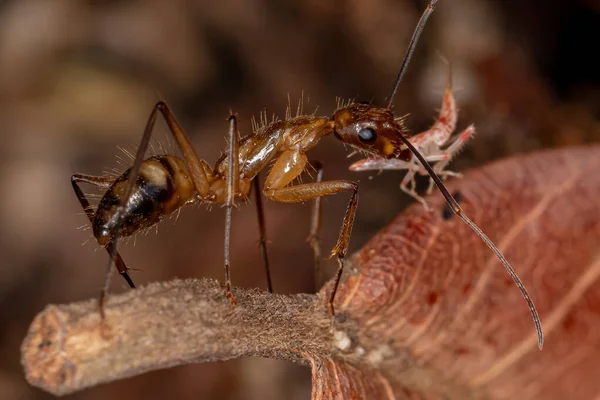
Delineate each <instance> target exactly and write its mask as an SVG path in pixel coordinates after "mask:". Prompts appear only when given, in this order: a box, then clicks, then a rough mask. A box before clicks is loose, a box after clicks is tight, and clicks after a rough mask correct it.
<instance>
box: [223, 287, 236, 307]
mask: <svg viewBox="0 0 600 400" xmlns="http://www.w3.org/2000/svg"><path fill="white" fill-rule="evenodd" d="M225 296H226V297H227V298H228V299H229V301H230V302H231V304H232V305H234V306H237V305H238V302H237V300H236V299H235V297H233V294H232V293H231V291H229V290H227V289H226V290H225Z"/></svg>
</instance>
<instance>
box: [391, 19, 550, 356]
mask: <svg viewBox="0 0 600 400" xmlns="http://www.w3.org/2000/svg"><path fill="white" fill-rule="evenodd" d="M423 15H425V14H423ZM421 19H423V18H421ZM398 136H399V137H400V140H402V142H403V143H404V144H405V145H406V147H408V149H409V150H410V151H411V152H412V153H413V154H414V155H415V156H416V157H417V158H418V159H419V161H420V162H421V164H423V167H425V169H426V170H427V173H429V176H430V177H431V179H433V182H435V184H436V186H437V187H438V189H439V190H440V192H442V195H444V198H445V199H446V202H448V204H449V205H450V208H451V209H452V212H454V214H456V215H458V216H459V217H460V219H462V220H463V221H464V223H465V224H467V225H468V226H469V228H471V229H472V230H473V231H474V232H475V233H476V234H477V236H479V237H480V238H481V240H483V242H484V243H485V244H486V245H487V246H488V247H489V248H490V250H492V252H493V253H494V254H495V255H496V257H498V260H500V262H501V263H502V265H503V266H504V268H505V269H506V272H508V274H509V275H510V277H511V278H512V279H513V281H514V282H515V285H517V287H518V288H519V290H520V291H521V294H522V295H523V297H524V298H525V301H526V302H527V305H528V306H529V311H530V312H531V315H532V317H533V323H534V324H535V329H536V331H537V336H538V347H539V349H540V350H542V347H543V346H544V336H543V333H542V324H541V323H540V316H539V315H538V312H537V310H536V309H535V306H534V305H533V301H532V300H531V298H530V297H529V293H527V289H525V286H524V285H523V282H521V279H519V276H518V275H517V273H516V272H515V270H514V269H513V268H512V267H511V266H510V263H509V262H508V260H506V258H504V256H503V255H502V253H501V252H500V250H498V248H497V247H496V246H495V245H494V243H493V242H492V241H491V240H490V238H488V237H487V235H486V234H485V233H483V231H482V230H481V229H480V228H479V227H478V226H477V225H476V224H475V223H474V222H473V221H471V219H470V218H469V217H467V216H466V215H465V214H464V212H463V210H462V208H461V207H460V205H458V202H457V201H456V200H455V199H454V197H452V195H451V194H450V192H448V189H446V186H445V185H444V184H443V183H442V181H441V179H440V178H439V177H438V175H437V174H436V173H435V172H434V171H433V168H431V165H429V163H428V162H427V161H426V160H425V158H424V157H423V156H422V155H421V153H419V151H418V150H417V149H416V148H415V146H413V145H412V143H410V141H409V140H408V139H407V138H405V137H404V136H403V135H402V134H399V135H398Z"/></svg>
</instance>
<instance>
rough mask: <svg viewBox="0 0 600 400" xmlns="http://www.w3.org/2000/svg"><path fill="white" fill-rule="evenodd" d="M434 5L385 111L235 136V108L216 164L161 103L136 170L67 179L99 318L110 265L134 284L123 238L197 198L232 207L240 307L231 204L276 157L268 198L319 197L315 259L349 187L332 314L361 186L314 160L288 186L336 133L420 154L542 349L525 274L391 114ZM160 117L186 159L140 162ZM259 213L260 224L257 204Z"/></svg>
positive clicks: (291, 121)
mask: <svg viewBox="0 0 600 400" xmlns="http://www.w3.org/2000/svg"><path fill="white" fill-rule="evenodd" d="M436 3H437V0H430V1H429V4H428V5H427V7H426V9H425V11H424V12H423V14H422V15H421V18H420V20H419V22H418V24H417V27H416V28H415V31H414V32H413V35H412V37H411V40H410V43H409V46H408V49H407V52H406V55H405V57H404V60H403V62H402V65H401V67H400V71H399V72H398V76H397V77H396V81H395V84H394V87H393V89H392V92H391V95H390V96H389V98H388V104H387V106H386V107H385V108H380V107H375V106H373V105H371V104H366V103H351V104H347V105H342V106H341V107H339V108H338V109H337V110H336V111H335V112H334V114H333V116H332V117H319V116H315V115H314V114H313V115H300V114H301V113H300V112H299V113H298V115H296V116H295V117H292V116H291V113H290V112H289V111H288V113H286V118H285V119H284V120H274V121H273V122H271V123H268V124H267V123H263V124H260V126H258V127H257V128H256V129H255V130H254V133H253V134H251V135H249V136H246V137H245V138H243V139H241V140H240V139H239V138H238V135H239V134H238V128H237V118H236V116H235V115H234V114H233V113H230V116H229V118H228V121H229V133H228V140H229V146H228V151H227V152H226V153H225V154H223V155H222V156H221V157H220V158H219V160H218V161H217V162H216V165H215V166H214V168H211V167H210V166H209V165H208V163H207V162H206V161H204V160H201V159H200V158H199V157H198V155H197V154H196V152H195V150H194V148H193V147H192V144H191V142H190V140H189V138H188V136H187V135H186V133H185V132H184V130H183V128H182V127H181V126H180V125H179V123H178V122H177V120H176V119H175V116H174V115H173V113H172V112H171V110H170V108H169V106H168V105H167V104H166V103H165V102H163V101H159V102H158V103H157V104H156V105H155V106H154V108H153V110H152V112H151V114H150V117H149V118H148V122H147V124H146V128H145V130H144V134H143V136H142V140H141V142H140V146H139V148H138V151H137V154H136V156H135V161H134V164H133V166H132V167H131V168H130V169H128V170H126V171H125V172H124V173H123V174H122V175H121V176H119V177H118V178H116V179H114V180H113V179H111V178H107V177H97V176H90V175H82V174H75V175H73V176H72V177H71V182H72V185H73V189H74V191H75V193H76V195H77V198H78V199H79V201H80V203H81V206H82V207H83V209H84V210H85V213H86V215H87V217H88V219H89V220H90V222H91V224H92V230H93V234H94V236H95V238H96V240H97V241H98V243H99V244H100V245H101V246H104V247H105V249H106V250H107V252H108V253H109V255H110V256H109V262H108V266H107V272H106V277H105V280H104V286H103V288H102V292H101V295H100V300H99V306H100V313H101V316H102V317H104V308H103V304H104V303H103V302H104V298H105V296H106V294H107V291H108V285H109V283H110V275H111V271H112V262H113V261H114V262H115V265H116V268H117V270H118V271H119V272H120V273H121V275H122V276H123V277H124V278H125V280H126V281H127V283H128V284H129V286H131V287H134V285H133V282H132V281H131V279H130V277H129V275H128V274H127V269H128V268H127V266H126V265H125V263H124V261H123V259H122V258H121V256H120V255H119V253H118V251H117V241H118V239H119V238H120V237H125V236H130V235H133V234H135V233H136V232H138V231H140V230H142V229H145V228H148V227H150V226H152V225H154V224H156V223H158V222H159V221H160V220H161V219H162V218H164V217H165V216H167V215H169V214H172V213H173V212H175V211H177V210H178V209H179V208H181V207H183V206H184V205H191V204H198V203H211V204H215V203H216V204H224V206H225V208H226V212H225V245H224V253H225V254H224V259H225V260H224V261H225V263H224V264H225V265H224V266H225V295H226V296H227V298H228V299H229V300H230V301H231V303H232V304H234V305H235V304H237V301H236V299H235V297H234V296H233V294H232V293H231V279H230V274H229V267H230V262H229V253H230V236H231V214H232V208H233V207H234V205H235V201H236V199H242V200H243V199H247V197H248V195H249V193H250V190H251V187H252V186H254V188H255V192H256V193H255V194H256V196H257V198H259V197H260V190H259V184H258V179H257V177H258V174H259V173H260V172H261V171H262V170H263V169H265V168H267V167H268V165H269V164H270V162H271V161H273V160H274V163H273V164H272V167H271V169H270V170H269V172H268V175H267V177H266V180H265V183H264V188H263V189H262V193H263V194H264V195H265V196H266V197H267V198H268V199H270V200H274V201H278V202H283V203H300V202H304V201H309V200H315V203H316V204H315V209H316V210H314V211H313V218H311V221H312V222H311V230H310V232H311V236H310V237H309V239H310V240H309V241H310V242H311V245H312V247H313V250H314V252H315V259H316V258H317V256H318V254H320V250H319V249H320V247H319V243H318V237H317V235H316V233H317V232H318V231H319V226H320V218H319V215H320V213H319V211H320V210H319V207H320V202H319V199H320V198H321V197H324V196H329V195H332V194H336V193H340V192H350V193H351V196H350V201H349V203H348V207H347V208H346V213H345V215H344V218H343V221H342V227H341V230H340V233H339V236H338V239H337V242H336V244H335V246H334V248H333V250H332V251H331V256H330V257H333V256H335V257H337V260H338V269H337V272H336V274H335V278H334V282H333V287H332V289H331V293H330V295H329V297H328V299H327V307H328V309H329V311H330V313H331V314H332V315H334V313H335V310H334V305H333V302H334V299H335V294H336V291H337V288H338V284H339V282H340V278H341V276H342V272H343V270H344V259H345V256H346V252H347V250H348V245H349V242H350V235H351V232H352V225H353V223H354V217H355V215H356V209H357V205H358V184H357V183H356V182H353V181H349V180H331V181H322V180H321V177H322V174H321V171H322V167H321V166H320V165H316V169H317V179H316V180H315V181H314V182H311V183H304V184H296V185H292V182H293V181H294V180H295V179H296V178H297V177H298V176H299V175H300V174H302V172H303V171H304V170H305V169H306V168H307V167H308V166H309V165H310V164H309V162H308V158H307V156H306V152H307V151H308V150H310V149H312V148H313V147H315V146H316V145H317V143H318V142H319V140H320V139H321V138H322V137H324V136H327V135H330V134H333V135H334V136H335V137H336V138H338V139H339V140H341V141H342V142H343V143H345V144H349V145H350V146H352V147H354V148H355V149H357V150H359V151H362V152H365V153H367V154H369V155H371V156H375V157H382V158H385V159H386V160H391V159H397V158H399V159H402V160H404V161H407V162H408V161H410V160H411V159H412V156H413V155H414V157H416V159H417V160H418V161H419V162H420V163H421V164H422V166H423V168H425V170H426V171H427V173H428V174H429V175H430V177H431V179H432V180H433V182H434V183H435V185H436V186H437V187H438V188H439V190H440V191H441V192H442V194H443V196H444V197H445V199H446V201H447V202H448V204H449V206H450V208H451V210H452V212H454V213H455V214H456V215H458V216H459V217H460V218H461V219H462V220H463V221H464V222H465V223H466V224H467V225H468V226H469V227H470V228H471V229H472V230H474V231H475V233H477V235H479V237H480V238H481V239H482V240H483V241H484V242H485V243H486V244H487V245H488V247H489V248H490V249H491V250H492V251H493V252H494V254H495V255H496V256H497V257H498V259H499V260H500V261H501V262H502V264H503V265H504V267H505V268H506V270H507V271H508V273H509V274H510V275H511V277H512V278H513V280H514V281H515V283H516V285H517V286H518V288H519V289H520V290H521V293H522V294H523V297H524V298H525V300H526V301H527V304H528V306H529V309H530V311H531V314H532V316H533V319H534V323H535V326H536V330H537V334H538V346H539V347H540V349H541V347H542V343H543V336H542V329H541V324H540V321H539V316H538V313H537V311H536V309H535V306H534V305H533V302H532V301H531V299H530V297H529V295H528V293H527V291H526V289H525V287H524V286H523V284H522V283H521V281H520V279H519V278H518V276H517V275H516V273H515V272H514V271H513V269H512V268H511V266H510V264H509V263H508V261H507V260H506V259H505V258H504V256H503V255H502V253H500V251H499V250H498V249H497V248H496V246H495V245H494V244H493V242H492V241H491V240H490V239H489V238H488V237H487V236H486V235H485V234H484V233H483V232H482V231H481V229H479V227H478V226H477V225H476V224H475V223H473V222H472V221H471V220H470V219H469V218H468V217H467V216H466V215H465V214H464V212H463V210H462V209H461V207H460V206H459V205H458V202H457V201H456V200H455V199H454V198H453V197H452V195H450V193H449V192H448V190H447V189H446V187H445V186H444V184H443V183H442V181H441V179H440V178H439V177H438V175H437V174H436V172H435V171H434V170H433V168H432V167H431V166H430V165H429V163H428V162H427V160H426V159H425V157H424V156H423V155H421V153H420V152H419V150H417V148H416V146H415V145H414V144H412V143H411V142H410V141H409V139H408V138H407V137H405V135H406V132H407V130H406V129H405V128H404V126H403V124H402V118H397V117H395V116H394V114H393V112H392V110H391V108H392V104H393V101H394V97H395V95H396V93H397V91H398V87H399V85H400V82H401V81H402V78H403V77H404V75H405V72H406V70H407V68H408V65H409V62H410V59H411V58H412V55H413V52H414V50H415V47H416V44H417V42H418V39H419V37H420V35H421V33H422V31H423V29H424V27H425V24H426V22H427V20H428V19H429V17H430V15H431V14H432V13H433V10H434V8H435V6H436ZM158 113H160V114H161V115H162V116H163V118H164V119H165V121H166V123H167V125H168V127H169V129H170V131H171V133H172V134H173V136H174V138H175V141H176V142H177V145H178V146H179V148H180V149H181V151H182V154H183V159H181V158H178V157H175V156H170V155H157V156H153V157H150V158H147V159H145V158H144V154H145V152H146V150H147V148H148V145H149V142H150V137H151V135H152V129H153V127H154V123H155V121H156V117H157V114H158ZM79 183H89V184H93V185H96V186H97V187H99V188H101V189H104V190H106V192H105V194H104V196H103V197H102V199H101V200H100V202H99V204H98V206H97V208H96V210H95V211H94V210H93V209H92V207H91V206H90V204H89V201H88V200H87V199H86V197H85V195H84V194H83V192H82V191H81V189H80V188H79ZM259 210H260V211H259V222H260V220H261V216H262V209H261V207H259ZM259 226H260V228H261V243H263V251H264V252H265V253H266V247H265V246H264V224H263V223H262V222H261V223H260V224H259ZM267 273H268V270H267Z"/></svg>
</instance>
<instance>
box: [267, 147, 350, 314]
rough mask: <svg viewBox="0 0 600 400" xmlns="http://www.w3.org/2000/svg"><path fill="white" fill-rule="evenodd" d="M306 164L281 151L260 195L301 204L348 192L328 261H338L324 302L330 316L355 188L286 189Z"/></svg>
mask: <svg viewBox="0 0 600 400" xmlns="http://www.w3.org/2000/svg"><path fill="white" fill-rule="evenodd" d="M306 163H307V159H306V155H305V154H303V153H301V152H300V151H298V150H286V151H284V152H283V153H282V154H281V155H280V156H279V158H278V159H277V161H276V162H275V164H274V165H273V168H271V171H270V172H269V176H268V177H267V180H266V182H265V189H264V191H263V192H264V194H265V196H267V197H268V198H269V199H271V200H274V201H279V202H282V203H301V202H303V201H308V200H312V199H316V198H319V197H323V196H328V195H331V194H335V193H339V192H343V191H351V192H352V197H351V198H350V202H349V203H348V207H347V208H346V213H345V214H344V220H343V222H342V228H341V230H340V234H339V236H338V240H337V243H336V245H335V247H334V248H333V250H332V251H331V257H333V256H337V259H338V270H337V273H336V275H335V278H334V284H333V289H332V291H331V294H330V295H329V299H328V301H327V307H328V308H329V311H330V312H331V315H334V314H335V310H334V307H333V301H334V299H335V293H336V291H337V288H338V285H339V283H340V279H341V277H342V272H343V271H344V258H345V256H346V252H347V250H348V244H349V243H350V234H351V233H352V225H353V224H354V217H355V215H356V207H357V205H358V184H357V183H356V182H352V181H342V180H335V181H325V182H313V183H305V184H300V185H296V186H289V187H286V186H287V185H288V184H290V183H291V182H292V181H293V180H294V179H295V178H296V177H297V176H298V175H300V174H301V173H302V171H304V168H305V167H306Z"/></svg>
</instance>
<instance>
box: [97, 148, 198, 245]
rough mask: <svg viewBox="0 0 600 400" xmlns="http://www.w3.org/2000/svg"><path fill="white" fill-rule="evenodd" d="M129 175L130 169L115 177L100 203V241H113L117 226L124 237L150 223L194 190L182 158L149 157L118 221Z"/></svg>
mask: <svg viewBox="0 0 600 400" xmlns="http://www.w3.org/2000/svg"><path fill="white" fill-rule="evenodd" d="M128 177H129V169H128V170H127V171H125V172H124V173H123V174H122V175H121V176H119V177H118V178H117V179H116V180H115V181H114V183H113V184H112V185H111V187H110V188H109V189H108V191H107V192H106V194H105V195H104V197H102V199H101V200H100V203H99V204H98V208H97V210H96V214H95V217H94V221H93V224H92V229H93V232H94V236H95V237H96V239H97V240H98V242H99V243H100V244H101V245H105V244H107V243H109V242H110V240H111V238H112V236H113V235H114V234H115V233H116V232H115V229H118V236H119V237H123V236H131V235H133V234H134V233H136V232H139V231H140V230H143V229H145V228H149V227H151V226H152V225H154V224H156V223H158V222H159V221H160V220H161V219H162V218H164V217H165V216H167V215H169V214H171V213H172V212H174V211H176V210H177V209H179V208H180V207H181V206H183V205H184V204H186V203H187V202H188V201H189V200H191V199H192V198H193V196H194V194H195V188H194V183H193V182H192V180H191V177H190V174H189V171H188V168H187V166H186V165H185V162H184V161H183V160H181V159H180V158H177V157H174V156H169V155H160V156H154V157H150V158H148V159H147V160H144V161H143V162H142V164H141V167H140V170H139V173H138V177H137V179H136V181H135V185H134V186H133V188H132V190H131V195H130V196H129V199H128V200H127V203H126V205H125V210H124V213H123V219H122V221H121V222H120V223H119V222H118V221H117V220H118V217H117V210H118V208H119V206H120V204H121V198H122V197H123V196H124V194H125V193H126V190H127V184H128ZM117 225H118V227H117Z"/></svg>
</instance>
